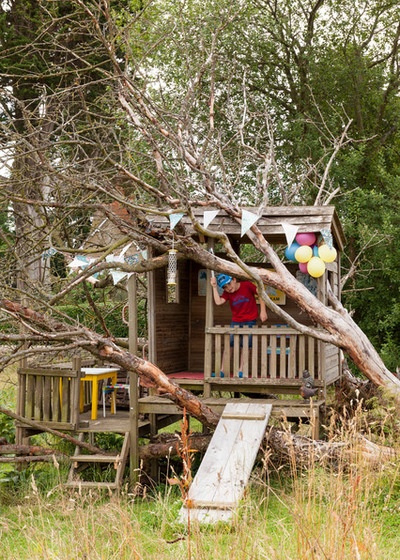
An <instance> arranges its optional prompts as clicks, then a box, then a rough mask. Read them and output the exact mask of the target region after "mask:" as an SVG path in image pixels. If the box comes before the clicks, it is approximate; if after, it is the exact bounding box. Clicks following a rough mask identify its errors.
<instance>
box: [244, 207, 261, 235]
mask: <svg viewBox="0 0 400 560" xmlns="http://www.w3.org/2000/svg"><path fill="white" fill-rule="evenodd" d="M258 218H259V216H256V214H253V213H252V212H249V211H248V210H242V233H241V237H243V235H244V234H245V233H246V231H249V229H250V228H251V226H252V225H254V224H255V223H256V221H257V220H258Z"/></svg>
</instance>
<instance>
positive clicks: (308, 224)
mask: <svg viewBox="0 0 400 560" xmlns="http://www.w3.org/2000/svg"><path fill="white" fill-rule="evenodd" d="M243 209H244V210H247V211H248V212H253V213H254V214H257V215H259V216H260V217H259V218H258V220H257V222H256V225H257V227H258V228H259V229H260V231H261V232H262V233H263V234H264V236H265V237H266V239H267V240H268V241H269V242H270V243H273V244H278V243H281V244H285V243H286V236H285V231H284V228H283V226H282V223H286V224H291V225H293V226H297V228H298V232H299V233H304V232H314V233H319V232H320V231H321V230H324V229H328V230H330V231H331V233H332V236H333V240H334V244H335V245H336V247H337V248H338V249H339V251H342V250H343V247H344V244H345V237H344V233H343V228H342V225H341V223H340V221H339V217H338V215H337V212H336V209H335V207H334V206H268V207H264V208H263V209H262V212H261V213H259V209H258V208H255V207H254V208H251V207H246V208H243ZM212 210H215V208H207V207H201V208H197V209H195V210H194V213H195V216H196V218H198V220H199V222H200V223H201V224H203V216H204V213H205V212H207V211H212ZM151 221H152V223H153V224H157V225H160V226H165V225H166V221H167V218H165V217H160V216H157V217H155V218H153V217H152V218H151ZM182 224H184V225H185V227H187V228H188V233H190V234H192V235H196V232H195V231H194V229H193V228H192V226H191V222H190V219H189V218H188V217H187V216H183V218H182ZM207 229H210V230H212V231H216V232H224V233H226V234H227V235H230V236H232V237H236V238H238V239H240V238H241V224H240V223H239V222H237V221H236V220H235V219H233V218H232V217H231V216H229V215H228V214H227V213H226V212H225V211H224V210H219V212H218V214H217V216H216V217H215V218H213V220H212V221H211V223H210V224H209V225H208V226H207ZM241 239H242V241H243V242H244V243H246V242H247V241H248V240H247V239H246V236H243V238H241Z"/></svg>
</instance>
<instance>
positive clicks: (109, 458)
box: [73, 454, 121, 463]
mask: <svg viewBox="0 0 400 560" xmlns="http://www.w3.org/2000/svg"><path fill="white" fill-rule="evenodd" d="M73 460H74V462H75V463H118V462H119V461H121V456H120V455H100V454H97V455H94V454H93V455H74V456H73Z"/></svg>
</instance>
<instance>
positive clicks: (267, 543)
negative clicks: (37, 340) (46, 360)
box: [0, 374, 400, 560]
mask: <svg viewBox="0 0 400 560" xmlns="http://www.w3.org/2000/svg"><path fill="white" fill-rule="evenodd" d="M14 381H15V380H14V379H13V374H10V375H9V376H8V378H6V379H4V377H3V381H2V382H1V383H0V403H1V404H3V405H4V404H9V403H10V401H12V398H13V392H14V390H15V383H14ZM0 416H1V415H0ZM352 422H353V424H354V421H352ZM2 426H3V428H4V423H3V424H2V423H1V418H0V427H2ZM342 430H343V428H342ZM351 433H352V426H348V429H347V435H348V437H349V438H351V437H352V436H351ZM0 435H1V434H0ZM397 451H399V449H397ZM397 456H398V454H397ZM4 468H7V467H2V465H0V472H1V469H3V474H4ZM67 469H68V465H67V464H65V465H64V464H58V463H55V464H46V465H43V464H40V465H35V466H31V467H29V468H28V469H26V470H21V471H18V470H15V469H12V471H11V472H8V476H4V477H3V481H2V482H0V543H1V544H0V559H7V560H14V559H15V560H25V559H26V560H40V559H46V560H47V559H57V560H58V559H59V560H70V559H71V560H97V559H102V560H103V559H104V560H111V559H121V560H124V559H127V560H128V559H129V560H130V559H140V560H141V559H143V560H147V559H148V560H152V559H157V560H160V559H162V560H169V559H171V560H172V559H173V560H180V559H187V560H191V559H196V560H197V559H204V560H209V559H210V558H213V560H222V559H223V560H227V559H229V560H230V559H232V560H238V559H239V560H240V559H246V560H247V559H252V560H261V559H268V560H303V559H304V560H305V559H313V560H317V559H318V560H319V559H330V560H342V559H349V560H350V559H351V560H353V559H361V560H366V559H374V560H376V559H382V560H397V559H398V558H399V557H400V554H399V549H400V476H399V471H400V460H399V459H398V458H397V457H396V456H394V457H393V458H391V459H390V460H388V459H386V460H384V459H383V457H382V458H378V460H377V461H374V462H371V461H366V459H365V457H362V456H361V455H360V454H359V453H358V452H357V444H356V439H354V446H353V447H351V448H350V450H349V452H348V454H346V455H344V456H343V459H342V460H339V461H338V462H337V463H336V464H334V465H330V466H329V467H328V466H324V467H322V466H321V465H320V464H317V463H316V462H314V460H313V457H311V458H310V463H309V466H308V468H302V469H299V468H296V465H295V463H294V462H292V463H291V464H290V465H289V466H288V465H285V466H283V467H281V468H277V467H274V468H273V467H272V466H271V465H270V464H269V463H268V456H267V455H266V456H265V461H263V462H260V464H258V465H257V466H256V468H255V469H254V472H253V476H252V479H251V484H250V485H249V487H248V489H247V492H246V495H245V497H244V499H243V500H242V502H241V504H240V507H239V509H238V511H237V512H236V513H235V515H234V517H233V519H232V522H230V523H226V524H218V525H215V526H198V525H195V524H193V523H190V520H188V521H189V523H185V524H179V523H178V522H177V517H178V512H179V510H180V508H181V505H182V496H181V494H180V492H179V488H178V486H169V485H168V484H166V485H162V486H159V487H155V488H152V489H150V490H149V489H148V490H147V491H146V492H145V493H144V495H143V494H141V495H140V496H139V495H135V493H134V492H130V491H129V490H128V488H127V487H126V488H123V490H122V492H121V493H120V494H119V495H116V494H112V495H109V494H107V493H106V492H104V491H103V492H95V491H86V492H82V493H79V492H76V491H69V490H67V489H66V488H65V487H64V486H63V482H64V481H65V480H66V475H67ZM171 476H172V473H171ZM0 480H1V479H0Z"/></svg>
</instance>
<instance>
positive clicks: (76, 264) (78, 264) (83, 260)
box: [67, 255, 91, 270]
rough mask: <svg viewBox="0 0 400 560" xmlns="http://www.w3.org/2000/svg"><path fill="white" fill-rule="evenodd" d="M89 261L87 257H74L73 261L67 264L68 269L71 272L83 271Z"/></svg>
mask: <svg viewBox="0 0 400 560" xmlns="http://www.w3.org/2000/svg"><path fill="white" fill-rule="evenodd" d="M90 262H91V261H90V259H88V258H87V257H85V256H83V255H76V256H75V257H74V260H72V261H71V262H70V263H68V265H67V266H68V267H69V268H70V269H71V270H77V269H78V268H82V270H83V269H85V268H87V267H88V266H89V264H90Z"/></svg>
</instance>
